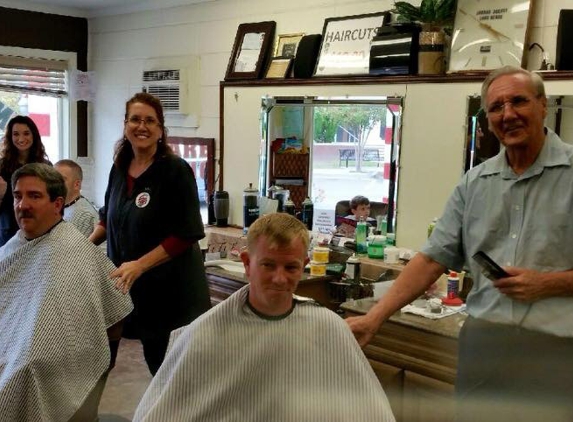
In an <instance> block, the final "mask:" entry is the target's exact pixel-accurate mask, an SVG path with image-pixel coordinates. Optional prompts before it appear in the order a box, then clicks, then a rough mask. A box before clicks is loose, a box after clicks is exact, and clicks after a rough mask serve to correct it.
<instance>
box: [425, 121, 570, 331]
mask: <svg viewBox="0 0 573 422" xmlns="http://www.w3.org/2000/svg"><path fill="white" fill-rule="evenodd" d="M572 163H573V146H571V145H567V144H565V143H564V142H563V141H561V139H559V137H558V136H557V135H556V134H555V133H554V132H552V131H551V130H549V129H547V135H546V137H545V142H544V145H543V147H542V149H541V151H540V153H539V156H538V157H537V159H536V161H535V162H534V163H533V165H532V166H531V167H529V168H528V169H527V170H526V171H525V172H524V173H523V174H521V175H517V174H515V173H514V172H513V170H512V169H511V167H510V166H509V165H508V163H507V159H506V155H505V149H502V150H501V151H500V153H499V154H498V155H496V156H495V157H493V158H491V159H490V160H488V161H486V162H485V163H483V164H481V165H479V166H477V167H475V168H473V169H472V170H470V171H469V172H467V173H466V174H465V176H464V177H463V178H462V180H461V182H460V184H459V185H458V186H457V187H456V189H455V190H454V192H453V193H452V195H451V197H450V199H449V200H448V203H447V205H446V209H445V211H444V214H443V216H442V218H440V220H439V221H438V223H437V225H436V228H435V229H434V231H433V232H432V236H431V237H430V239H429V240H428V242H427V243H426V245H424V247H423V249H422V252H423V253H425V254H427V255H428V256H430V257H431V258H432V259H434V260H435V261H437V262H439V263H441V264H443V265H445V266H446V267H448V268H451V269H456V270H460V269H461V268H462V267H463V265H464V264H466V265H467V266H468V267H469V269H470V272H471V274H472V277H473V279H474V285H473V288H472V290H471V292H470V294H469V295H468V298H467V309H468V313H469V314H470V315H472V316H474V317H476V318H482V319H486V320H489V321H492V322H500V323H506V324H513V325H522V326H523V327H525V328H529V329H533V330H538V331H542V332H547V333H550V334H555V335H559V336H566V337H573V298H572V297H552V298H546V299H542V300H538V301H536V302H534V303H532V304H528V303H523V302H519V301H516V300H513V299H511V298H509V297H508V296H506V295H504V294H502V293H500V292H499V291H498V290H497V289H496V288H495V287H494V286H493V284H492V281H491V280H489V279H487V278H485V277H484V276H483V275H482V274H481V272H480V270H479V266H478V265H477V264H476V263H475V262H474V261H473V259H471V257H472V256H473V255H474V254H475V253H476V252H477V251H484V252H486V253H487V254H488V255H489V256H491V258H492V259H493V260H494V261H496V262H497V263H498V264H500V265H502V266H515V267H523V268H530V269H533V270H537V271H540V272H552V271H566V270H570V269H573V221H572V217H573V167H572Z"/></svg>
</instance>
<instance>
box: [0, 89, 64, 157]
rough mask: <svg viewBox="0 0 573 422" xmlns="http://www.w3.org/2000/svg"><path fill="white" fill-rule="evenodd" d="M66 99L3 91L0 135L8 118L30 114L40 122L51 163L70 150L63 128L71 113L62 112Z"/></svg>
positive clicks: (39, 125) (0, 96) (2, 133)
mask: <svg viewBox="0 0 573 422" xmlns="http://www.w3.org/2000/svg"><path fill="white" fill-rule="evenodd" d="M64 101H67V99H64V98H60V97H55V96H54V97H52V96H47V95H36V94H29V93H23V92H7V91H0V135H1V136H2V137H4V130H5V129H6V125H7V124H8V121H9V120H10V119H11V118H12V117H13V116H14V115H17V114H21V115H25V116H29V117H30V118H31V119H32V120H33V121H34V123H36V125H37V126H38V130H39V131H40V135H41V137H42V143H43V144H44V146H45V148H46V153H47V154H48V158H49V160H50V161H51V162H52V163H55V162H56V161H58V160H60V159H62V158H64V157H65V156H66V155H67V154H66V151H67V150H68V145H69V140H68V139H67V138H66V136H65V131H63V130H62V128H63V127H64V126H65V125H67V124H68V119H69V118H68V116H67V115H66V114H65V113H64V112H63V110H64Z"/></svg>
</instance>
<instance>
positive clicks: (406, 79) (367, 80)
mask: <svg viewBox="0 0 573 422" xmlns="http://www.w3.org/2000/svg"><path fill="white" fill-rule="evenodd" d="M488 73H489V71H480V72H467V73H451V74H446V75H398V76H395V75H388V76H379V75H376V76H368V75H364V76H346V77H340V76H337V77H315V78H309V79H296V78H290V79H243V80H237V81H221V82H220V84H221V87H228V86H285V85H369V84H406V83H407V84H411V83H456V82H459V83H461V82H481V81H483V80H484V79H485V77H486V76H487V75H488ZM539 73H540V75H541V76H542V78H543V79H544V80H546V81H550V80H569V79H573V71H570V70H552V71H544V72H539Z"/></svg>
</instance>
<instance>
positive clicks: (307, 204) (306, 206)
mask: <svg viewBox="0 0 573 422" xmlns="http://www.w3.org/2000/svg"><path fill="white" fill-rule="evenodd" d="M313 214H314V204H313V203H312V201H311V200H310V198H309V197H308V196H307V197H306V199H305V200H304V201H303V203H302V215H301V220H302V222H303V223H304V225H305V226H306V228H307V229H309V230H312V218H313Z"/></svg>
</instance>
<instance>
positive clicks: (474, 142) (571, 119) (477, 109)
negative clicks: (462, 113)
mask: <svg viewBox="0 0 573 422" xmlns="http://www.w3.org/2000/svg"><path fill="white" fill-rule="evenodd" d="M545 126H546V127H548V128H550V129H551V130H553V131H554V132H555V133H556V134H557V135H559V136H560V137H561V139H562V140H563V141H564V142H567V143H570V144H573V96H563V95H550V96H548V97H547V117H546V118H545ZM467 127H468V129H467V132H466V140H465V159H464V169H465V171H468V170H469V169H471V168H472V167H475V166H477V165H478V164H480V163H482V162H484V161H485V160H487V159H488V158H491V157H493V156H495V155H496V154H497V153H498V152H499V150H500V143H499V141H498V140H497V138H496V137H495V135H494V134H493V133H492V132H490V131H489V129H488V125H487V117H486V115H485V112H484V111H483V110H482V109H481V97H479V96H474V97H469V98H468V115H467Z"/></svg>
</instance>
